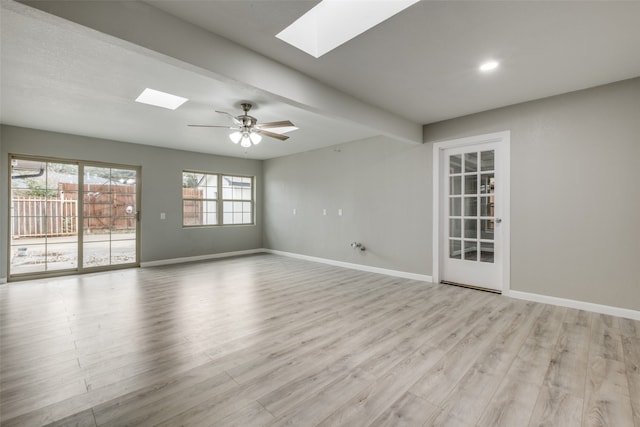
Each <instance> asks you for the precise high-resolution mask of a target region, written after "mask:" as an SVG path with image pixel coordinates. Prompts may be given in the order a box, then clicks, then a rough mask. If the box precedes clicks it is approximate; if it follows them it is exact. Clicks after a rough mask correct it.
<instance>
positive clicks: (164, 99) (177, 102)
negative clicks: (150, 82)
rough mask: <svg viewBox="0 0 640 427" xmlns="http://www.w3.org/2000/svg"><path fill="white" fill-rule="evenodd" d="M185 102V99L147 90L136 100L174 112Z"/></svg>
mask: <svg viewBox="0 0 640 427" xmlns="http://www.w3.org/2000/svg"><path fill="white" fill-rule="evenodd" d="M187 101H188V99H187V98H183V97H181V96H176V95H171V94H170V93H165V92H160V91H159V90H154V89H149V88H146V89H145V90H143V91H142V93H141V94H140V96H138V98H136V102H140V103H142V104H149V105H155V106H156V107H162V108H167V109H169V110H175V109H176V108H178V107H179V106H181V105H182V104H184V103H185V102H187Z"/></svg>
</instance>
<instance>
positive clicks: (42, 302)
mask: <svg viewBox="0 0 640 427" xmlns="http://www.w3.org/2000/svg"><path fill="white" fill-rule="evenodd" d="M0 321H1V327H0V345H1V351H0V357H1V362H0V387H1V389H0V420H1V422H2V426H6V427H9V426H40V425H55V426H67V425H72V426H147V425H160V426H178V425H180V426H201V425H206V426H209V425H210V426H243V427H245V426H299V427H300V426H301V427H304V426H369V425H371V426H461V427H465V426H467V427H468V426H543V425H544V426H562V427H567V426H615V427H626V426H629V427H640V322H637V321H633V320H629V319H623V318H617V317H611V316H606V315H601V314H595V313H589V312H585V311H580V310H574V309H567V308H562V307H555V306H550V305H544V304H538V303H531V302H525V301H519V300H513V299H510V298H507V297H503V296H499V295H495V294H490V293H485V292H479V291H474V290H468V289H462V288H456V287H452V286H446V285H435V284H427V283H423V282H417V281H412V280H407V279H399V278H394V277H388V276H384V275H378V274H372V273H365V272H360V271H354V270H348V269H342V268H338V267H331V266H327V265H322V264H316V263H312V262H307V261H301V260H295V259H290V258H285V257H280V256H276V255H266V254H265V255H255V256H248V257H241V258H233V259H225V260H218V261H213V262H203V263H192V264H182V265H174V266H165V267H156V268H146V269H130V270H119V271H115V272H109V273H99V274H91V275H82V276H73V277H65V278H56V279H48V280H40V281H31V282H19V283H12V284H9V285H3V286H0Z"/></svg>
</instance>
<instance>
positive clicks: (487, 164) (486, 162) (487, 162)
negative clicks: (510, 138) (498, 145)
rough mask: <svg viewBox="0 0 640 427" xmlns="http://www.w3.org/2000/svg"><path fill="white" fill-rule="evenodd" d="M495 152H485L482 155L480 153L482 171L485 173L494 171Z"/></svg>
mask: <svg viewBox="0 0 640 427" xmlns="http://www.w3.org/2000/svg"><path fill="white" fill-rule="evenodd" d="M494 153H495V152H494V150H489V151H483V152H482V153H480V162H481V166H480V169H481V170H483V171H491V170H494V169H495V167H494V157H495V154H494Z"/></svg>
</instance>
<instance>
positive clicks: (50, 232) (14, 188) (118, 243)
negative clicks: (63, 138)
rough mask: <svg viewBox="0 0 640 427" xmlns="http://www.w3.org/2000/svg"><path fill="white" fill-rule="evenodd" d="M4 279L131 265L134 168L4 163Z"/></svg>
mask: <svg viewBox="0 0 640 427" xmlns="http://www.w3.org/2000/svg"><path fill="white" fill-rule="evenodd" d="M10 181H11V184H10V185H11V191H10V194H9V198H10V200H9V209H10V212H9V218H10V233H11V238H10V239H9V277H10V279H17V278H30V277H39V276H43V275H58V274H64V273H65V272H67V273H76V272H83V271H88V270H103V269H108V268H116V267H123V266H135V265H138V263H139V257H138V247H139V245H138V234H139V233H138V226H139V223H138V216H139V215H138V206H139V203H138V200H139V191H138V185H139V168H136V167H123V166H119V165H104V164H92V163H88V162H74V161H65V160H52V159H41V158H32V157H19V156H12V157H11V180H10Z"/></svg>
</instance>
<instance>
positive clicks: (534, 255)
mask: <svg viewBox="0 0 640 427" xmlns="http://www.w3.org/2000/svg"><path fill="white" fill-rule="evenodd" d="M502 130H511V289H513V290H517V291H524V292H531V293H536V294H543V295H549V296H554V297H560V298H569V299H573V300H579V301H586V302H592V303H597V304H604V305H610V306H616V307H622V308H627V309H632V310H640V78H636V79H632V80H626V81H622V82H618V83H613V84H610V85H606V86H600V87H597V88H593V89H587V90H583V91H579V92H573V93H569V94H565V95H560V96H556V97H552V98H546V99H542V100H538V101H534V102H528V103H524V104H520V105H515V106H511V107H506V108H501V109H497V110H492V111H488V112H484V113H480V114H474V115H471V116H466V117H462V118H458V119H453V120H448V121H444V122H440V123H436V124H432V125H429V126H425V128H424V135H425V141H426V142H433V141H440V140H447V139H454V138H459V137H464V136H470V135H478V134H483V133H489V132H496V131H502Z"/></svg>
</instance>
